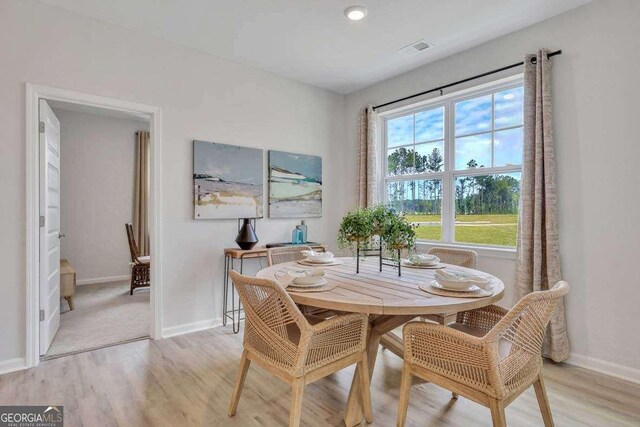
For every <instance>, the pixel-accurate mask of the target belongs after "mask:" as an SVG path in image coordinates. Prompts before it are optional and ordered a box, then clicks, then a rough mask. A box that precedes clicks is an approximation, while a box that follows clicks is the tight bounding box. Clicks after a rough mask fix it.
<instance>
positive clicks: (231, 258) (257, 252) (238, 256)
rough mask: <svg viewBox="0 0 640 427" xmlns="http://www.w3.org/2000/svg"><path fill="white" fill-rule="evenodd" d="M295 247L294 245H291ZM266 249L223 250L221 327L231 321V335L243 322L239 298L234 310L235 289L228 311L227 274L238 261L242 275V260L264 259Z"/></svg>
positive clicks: (320, 247) (319, 246) (318, 247)
mask: <svg viewBox="0 0 640 427" xmlns="http://www.w3.org/2000/svg"><path fill="white" fill-rule="evenodd" d="M291 246H295V245H291ZM299 246H310V247H311V249H313V250H314V251H320V252H325V251H326V250H327V247H326V246H325V245H322V244H315V243H306V244H302V245H299ZM267 250H268V248H267V247H265V246H259V247H255V248H253V249H249V250H245V249H240V248H225V249H224V277H223V297H222V325H223V326H226V325H227V320H231V323H232V325H233V333H234V334H237V333H238V332H240V321H241V320H244V317H241V315H242V306H241V304H240V298H238V301H237V302H238V304H237V305H238V306H237V308H236V291H235V288H233V287H232V289H231V310H229V304H228V302H227V300H228V297H229V282H230V280H229V272H230V271H231V270H235V265H234V264H235V261H236V260H240V270H239V273H240V274H242V270H243V267H244V260H248V259H256V258H266V257H267Z"/></svg>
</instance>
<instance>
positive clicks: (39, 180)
mask: <svg viewBox="0 0 640 427" xmlns="http://www.w3.org/2000/svg"><path fill="white" fill-rule="evenodd" d="M51 105H53V106H54V108H53V109H52V108H51ZM61 106H64V107H65V108H66V109H67V110H76V112H101V113H103V114H104V115H105V116H110V117H114V118H115V117H120V118H124V117H127V118H138V119H139V120H144V121H146V123H147V126H148V131H150V132H149V133H150V135H151V138H150V143H149V150H148V153H149V154H148V158H149V161H148V164H149V170H150V173H149V175H148V179H149V187H150V189H149V190H150V191H149V193H148V215H147V218H148V222H149V226H148V234H149V242H150V244H149V257H150V259H151V260H153V259H159V254H160V248H161V241H160V240H161V235H160V233H159V224H160V212H159V209H158V207H159V206H160V202H159V200H160V191H159V190H160V188H159V176H160V162H159V159H160V146H161V144H160V143H161V135H160V110H159V109H158V108H157V107H153V106H148V105H142V104H136V103H130V102H127V101H121V100H117V99H112V98H106V97H100V96H95V95H88V94H82V93H79V92H75V91H68V90H63V89H57V88H49V87H43V86H35V85H30V84H27V284H28V288H27V340H26V341H27V349H26V350H27V351H26V353H27V364H28V366H29V367H32V366H36V365H37V364H38V362H39V360H40V355H42V354H45V353H47V350H49V345H50V343H51V341H53V340H54V337H55V336H56V332H57V328H58V326H59V324H60V314H61V313H60V310H63V311H65V310H66V311H65V312H66V313H67V315H68V313H69V312H71V313H72V315H73V316H75V317H79V316H80V315H79V314H78V313H80V310H78V308H77V304H78V302H79V299H81V300H82V305H83V307H84V308H85V310H89V311H90V310H92V309H93V310H95V312H96V313H102V312H103V311H105V307H107V306H105V305H102V306H100V307H98V306H99V305H100V302H101V298H102V300H104V301H103V302H105V301H107V302H109V303H114V302H115V301H116V299H117V298H121V297H122V298H123V299H122V300H121V302H123V303H125V302H126V303H131V302H133V301H135V299H136V298H137V299H141V298H142V299H144V294H143V293H142V292H145V289H144V287H141V289H136V294H137V295H132V296H131V297H132V299H128V300H127V299H124V295H120V293H122V292H120V291H119V288H118V286H119V287H127V289H126V294H127V295H129V285H130V283H128V282H129V281H130V280H128V279H127V280H126V281H125V277H124V275H123V274H120V275H118V274H115V275H111V276H106V277H104V276H100V274H98V273H95V272H94V273H93V275H96V274H97V276H98V277H97V278H96V277H93V278H88V277H84V279H83V278H81V279H80V281H83V280H84V282H83V283H84V284H88V285H89V286H92V287H94V288H98V289H93V291H95V292H89V291H90V290H91V289H90V288H84V289H83V291H82V292H78V293H76V294H75V301H74V298H71V299H69V298H67V299H66V300H63V301H62V304H60V297H61V296H68V290H66V291H63V290H61V287H60V286H61V284H62V285H64V284H65V283H67V285H68V281H69V277H70V276H69V275H70V272H74V273H75V274H78V272H77V270H76V269H74V268H73V262H74V261H72V260H66V263H64V262H63V263H61V262H60V259H61V253H64V250H61V245H65V243H64V239H65V230H64V229H63V228H62V227H60V222H61V221H60V220H61V215H63V216H64V212H63V211H61V209H60V206H61V205H60V191H61V185H62V183H64V181H61V179H60V175H61V174H64V170H61V168H60V155H61V150H60V124H59V121H58V120H57V117H56V114H55V113H54V110H56V109H58V108H60V107H61ZM60 114H61V113H59V114H58V115H60ZM41 121H42V122H44V126H43V125H42V124H41V123H40V122H41ZM56 122H58V123H56ZM47 127H49V129H47ZM141 131H144V132H146V131H145V130H141ZM56 139H57V142H56ZM132 139H133V136H132ZM132 151H133V150H132ZM62 153H63V155H64V151H62ZM62 192H64V189H62ZM85 198H86V197H85ZM96 198H99V195H96ZM87 202H91V200H87ZM63 222H64V221H63ZM112 232H113V233H117V232H119V233H121V235H122V236H124V235H125V232H126V231H125V224H124V223H123V224H122V225H121V228H120V229H118V230H113V231H112ZM76 234H81V233H76ZM61 241H62V242H63V243H61ZM123 249H124V250H125V251H128V249H129V248H127V247H125V248H123ZM71 253H73V251H71ZM75 253H76V255H75V259H76V260H77V262H78V264H81V265H82V266H83V267H82V270H83V272H85V271H86V270H87V269H88V268H89V267H87V266H90V265H91V264H92V263H91V262H87V260H82V257H83V255H82V254H81V253H79V252H77V251H76V252H75ZM140 255H141V257H144V255H145V254H140ZM127 256H128V254H127ZM63 261H64V260H63ZM69 261H71V262H69ZM158 265H159V263H153V262H151V263H150V265H149V268H148V270H149V272H150V273H149V276H150V277H151V278H152V284H151V286H150V287H149V288H148V291H147V292H148V294H147V299H150V309H147V311H146V312H145V319H144V322H138V323H145V322H146V325H147V327H148V326H150V330H149V335H150V337H151V338H153V339H155V338H160V337H161V330H162V329H161V310H160V307H161V300H160V298H161V291H160V289H161V286H162V282H161V275H160V273H161V272H160V268H159V266H158ZM61 273H62V276H63V282H65V279H66V282H65V283H61V277H60V275H61ZM120 273H122V272H120ZM105 278H106V279H109V280H111V281H114V282H117V281H118V280H120V283H115V284H114V283H111V282H109V283H108V284H107V283H106V282H105V283H102V282H104V280H101V279H105ZM109 280H107V281H109ZM91 282H93V283H91ZM138 285H140V283H138ZM75 289H78V287H77V286H76V287H75ZM65 292H66V293H67V295H63V293H65ZM114 292H115V294H114ZM149 294H150V295H149ZM92 295H93V297H92ZM83 296H84V297H87V296H88V298H79V297H83ZM113 297H117V298H116V299H114V298H113ZM149 297H150V298H149ZM92 303H94V304H95V303H97V304H98V306H95V307H94V306H91V304H92ZM73 305H75V306H76V309H75V310H70V309H71V306H73ZM112 305H113V304H112ZM116 305H117V304H116ZM61 307H62V308H61ZM92 307H93V308H92ZM123 307H126V308H131V307H133V305H131V306H130V307H129V306H127V304H124V305H123V306H122V307H120V306H118V307H117V308H118V309H122V308H123ZM107 308H108V307H107ZM74 311H75V313H74ZM107 312H108V310H107ZM137 313H138V314H137V315H138V316H140V312H137ZM90 314H91V313H86V312H85V315H90ZM111 316H112V317H113V318H117V317H118V316H119V314H118V311H117V310H116V311H115V312H112V313H111ZM80 317H81V316H80ZM85 320H86V318H85ZM138 320H139V319H138ZM63 323H64V322H63ZM81 324H82V323H81ZM67 332H68V331H67ZM84 333H85V334H87V335H86V336H87V337H89V336H91V329H88V330H85V331H84ZM137 334H138V335H140V334H139V333H137ZM116 335H117V334H116ZM133 335H136V332H135V331H134V332H133ZM66 336H67V338H68V336H69V334H68V333H67V334H66ZM118 337H120V338H122V337H124V339H118ZM115 339H116V341H117V342H124V341H127V339H126V335H118V336H115ZM100 342H101V343H103V344H105V345H109V337H106V341H105V340H102V341H100ZM102 346H104V345H98V346H97V347H102ZM71 347H73V346H71ZM91 347H92V346H91V345H89V346H88V347H86V349H87V350H89V349H91ZM94 348H95V346H94ZM71 350H72V352H73V351H75V352H77V351H76V350H78V349H77V348H76V349H74V348H72V349H71ZM57 352H58V353H60V349H57ZM63 353H64V351H63Z"/></svg>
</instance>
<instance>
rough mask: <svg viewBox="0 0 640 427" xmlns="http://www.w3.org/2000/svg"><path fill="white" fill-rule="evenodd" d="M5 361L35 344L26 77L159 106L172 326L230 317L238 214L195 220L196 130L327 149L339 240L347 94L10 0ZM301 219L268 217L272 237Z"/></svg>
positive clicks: (0, 167) (230, 138)
mask: <svg viewBox="0 0 640 427" xmlns="http://www.w3.org/2000/svg"><path fill="white" fill-rule="evenodd" d="M0 40H1V42H0V58H2V59H1V61H2V62H1V63H2V67H1V68H2V72H1V73H0V74H1V75H0V99H2V103H0V141H2V143H1V144H0V147H1V148H0V150H1V153H2V154H1V155H0V194H1V195H2V199H1V200H2V209H0V223H1V224H2V225H3V232H2V240H0V270H1V271H2V273H3V275H2V277H3V280H2V282H1V283H0V325H2V326H1V328H0V343H1V345H0V361H3V360H8V359H15V358H20V357H24V352H25V342H24V340H25V311H24V310H25V292H26V284H25V262H24V257H25V196H24V195H25V82H31V83H36V84H42V85H47V86H56V87H61V88H66V89H72V90H76V91H81V92H85V93H91V94H98V95H103V96H109V97H114V98H119V99H124V100H130V101H135V102H140V103H144V104H150V105H155V106H158V107H160V108H161V109H162V118H163V129H162V131H163V142H164V143H163V153H162V154H163V177H162V186H163V197H164V204H163V206H162V207H161V209H162V214H163V216H164V222H163V223H162V224H161V230H162V232H163V236H162V240H163V242H164V253H163V255H164V257H163V259H162V260H157V261H156V262H161V263H162V268H163V279H164V289H163V299H164V306H163V307H162V311H163V315H164V325H163V326H164V327H165V328H168V327H174V326H179V325H184V324H189V323H192V322H199V321H207V320H211V319H215V318H219V317H220V316H221V308H222V301H221V295H222V267H223V258H222V249H223V248H224V247H227V246H233V245H234V238H235V235H236V231H237V230H236V222H235V221H234V220H231V221H228V220H226V221H210V220H206V221H203V220H200V221H194V220H193V219H192V216H193V204H192V203H193V202H192V197H193V196H192V192H193V185H192V173H193V171H192V140H193V139H199V140H205V141H216V142H223V143H227V144H238V145H245V146H251V147H260V148H264V149H269V148H270V149H276V150H283V151H295V152H300V153H305V154H316V155H321V156H322V157H323V159H324V182H325V193H324V195H325V198H324V210H323V215H324V216H323V218H322V219H313V220H309V221H308V225H309V238H310V239H313V240H320V241H329V242H332V241H333V240H334V237H333V236H334V234H335V233H334V230H335V229H336V227H337V225H336V221H337V219H334V217H335V216H336V214H337V212H339V211H340V210H339V209H338V207H337V204H336V203H335V200H337V199H339V192H341V191H343V190H342V189H341V187H340V185H339V184H340V182H341V181H342V180H341V178H340V177H341V173H342V171H341V169H340V165H341V164H340V162H337V161H335V160H334V158H335V157H339V156H336V153H338V152H340V150H341V149H342V147H343V146H344V145H345V141H344V128H343V125H342V123H343V121H342V117H343V112H344V97H343V96H340V95H336V94H333V93H331V92H328V91H325V90H321V89H318V88H315V87H312V86H309V85H305V84H301V83H297V82H294V81H291V80H288V79H286V78H282V77H278V76H275V75H273V74H270V73H267V72H263V71H260V70H257V69H254V68H251V67H247V66H244V65H240V64H237V63H234V62H230V61H227V60H223V59H219V58H216V57H213V56H210V55H206V54H203V53H200V52H197V51H194V50H191V49H187V48H184V47H181V46H178V45H175V44H172V43H168V42H165V41H162V40H159V39H156V38H153V37H148V36H145V35H142V34H139V33H137V32H134V31H129V30H124V29H121V28H118V27H114V26H112V25H108V24H104V23H102V22H99V21H94V20H90V19H87V18H83V17H80V16H79V15H75V14H72V13H69V12H66V11H62V10H60V9H57V8H53V7H50V6H46V5H43V4H41V3H37V2H35V1H32V0H24V1H23V0H2V1H0ZM296 223H297V221H295V220H269V219H264V220H259V221H258V237H259V238H260V239H261V241H262V242H268V241H282V240H285V239H289V238H290V236H291V229H292V228H293V227H294V225H295V224H296Z"/></svg>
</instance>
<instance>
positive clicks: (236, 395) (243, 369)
mask: <svg viewBox="0 0 640 427" xmlns="http://www.w3.org/2000/svg"><path fill="white" fill-rule="evenodd" d="M249 365H251V360H249V359H248V358H247V350H244V351H243V352H242V358H241V359H240V369H238V377H237V378H236V385H235V388H234V389H233V394H232V395H231V402H230V403H229V416H230V417H233V416H234V415H235V414H236V411H237V409H238V402H239V401H240V395H241V394H242V388H243V387H244V379H245V378H246V377H247V371H248V370H249Z"/></svg>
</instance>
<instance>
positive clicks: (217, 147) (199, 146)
mask: <svg viewBox="0 0 640 427" xmlns="http://www.w3.org/2000/svg"><path fill="white" fill-rule="evenodd" d="M262 158H263V156H262V150H260V149H258V148H247V147H240V146H237V145H227V144H216V143H213V142H205V141H194V142H193V173H200V174H202V173H204V174H208V175H211V176H214V177H217V178H222V179H224V180H225V181H233V182H241V183H244V184H253V185H262V182H263V178H262Z"/></svg>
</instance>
